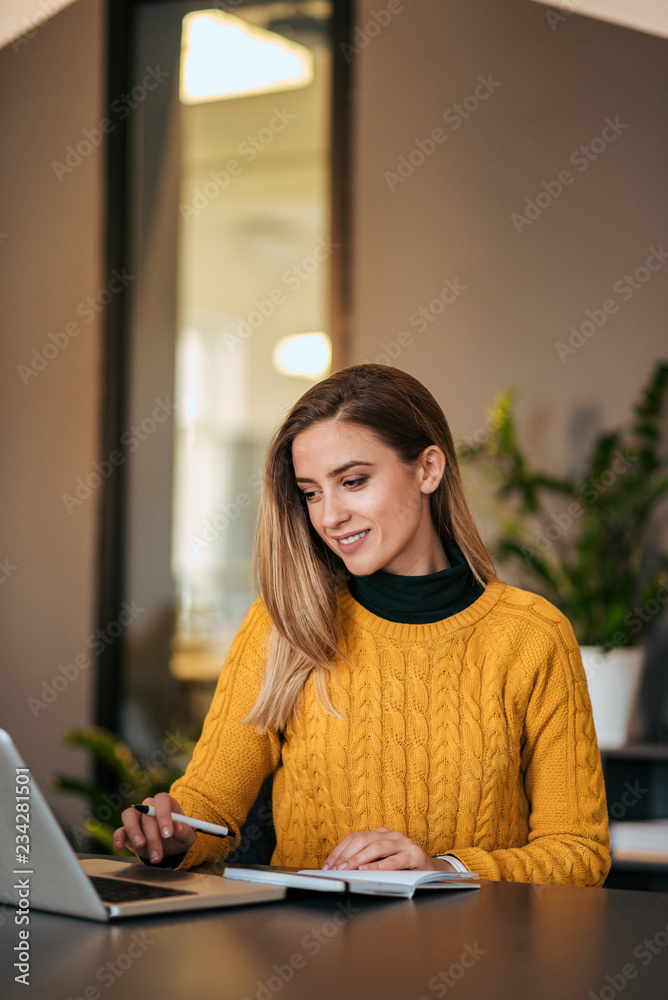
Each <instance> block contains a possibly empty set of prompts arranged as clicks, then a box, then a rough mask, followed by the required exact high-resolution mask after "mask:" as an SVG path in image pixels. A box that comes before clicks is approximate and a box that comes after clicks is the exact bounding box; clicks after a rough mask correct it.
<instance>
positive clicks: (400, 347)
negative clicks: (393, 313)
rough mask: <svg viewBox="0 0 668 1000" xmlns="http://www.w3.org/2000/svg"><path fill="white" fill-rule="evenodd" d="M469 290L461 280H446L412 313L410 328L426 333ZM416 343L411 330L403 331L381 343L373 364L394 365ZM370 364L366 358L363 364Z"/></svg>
mask: <svg viewBox="0 0 668 1000" xmlns="http://www.w3.org/2000/svg"><path fill="white" fill-rule="evenodd" d="M467 289H468V285H464V284H463V283H462V282H461V281H460V280H459V278H446V279H445V281H444V282H443V285H442V287H441V288H440V290H439V291H438V292H437V293H436V295H435V296H434V298H433V299H431V300H430V301H429V302H428V303H427V305H421V306H420V307H419V308H418V309H414V310H413V312H412V313H410V315H409V317H408V326H410V327H412V329H413V330H415V332H416V333H425V331H426V330H428V329H429V327H430V326H431V324H432V323H435V322H436V320H437V319H438V317H439V316H442V315H443V313H444V312H445V310H446V309H447V307H448V306H451V305H453V303H455V302H456V301H457V300H458V298H459V297H460V295H461V294H462V293H463V292H465V291H466V290H467ZM414 343H415V337H414V335H413V333H411V332H410V331H409V330H401V331H400V332H399V333H398V334H397V336H396V337H395V338H394V340H390V341H388V342H385V341H381V344H380V347H381V350H380V351H379V352H378V354H376V355H375V357H374V358H373V362H374V364H377V365H392V364H394V362H395V361H396V360H397V358H398V357H399V355H400V354H401V353H402V352H403V351H404V350H405V349H406V348H408V347H411V346H412V345H413V344H414ZM369 363H370V359H369V358H365V359H364V360H363V362H362V364H365V365H368V364H369Z"/></svg>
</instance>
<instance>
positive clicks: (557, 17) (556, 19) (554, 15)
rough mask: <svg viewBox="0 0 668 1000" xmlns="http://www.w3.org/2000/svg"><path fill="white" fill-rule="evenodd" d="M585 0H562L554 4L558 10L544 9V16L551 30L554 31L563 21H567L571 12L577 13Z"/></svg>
mask: <svg viewBox="0 0 668 1000" xmlns="http://www.w3.org/2000/svg"><path fill="white" fill-rule="evenodd" d="M586 2H587V0H562V3H560V4H558V5H557V4H555V7H556V6H558V7H559V10H546V11H545V18H546V20H547V23H548V24H549V26H550V28H551V29H552V31H556V30H557V28H558V27H559V25H560V24H561V23H562V22H563V21H567V20H568V18H569V17H570V16H571V14H577V12H578V11H579V10H580V8H581V7H582V6H584V4H585V3H586Z"/></svg>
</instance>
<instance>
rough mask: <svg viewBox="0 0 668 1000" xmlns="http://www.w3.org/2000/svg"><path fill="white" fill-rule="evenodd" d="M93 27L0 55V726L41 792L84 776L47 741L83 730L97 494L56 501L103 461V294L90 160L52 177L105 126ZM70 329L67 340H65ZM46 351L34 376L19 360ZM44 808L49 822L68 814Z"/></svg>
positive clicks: (98, 44)
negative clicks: (69, 502)
mask: <svg viewBox="0 0 668 1000" xmlns="http://www.w3.org/2000/svg"><path fill="white" fill-rule="evenodd" d="M102 14H103V5H102V3H101V0H79V2H78V3H76V4H74V5H72V6H71V7H69V8H67V9H66V10H64V11H63V12H62V13H61V14H59V15H58V16H57V17H55V18H54V19H53V20H52V21H50V22H48V23H45V24H44V25H43V26H42V27H40V28H39V29H38V30H37V31H36V32H35V34H34V35H32V37H30V38H29V39H27V40H26V41H25V42H24V43H23V44H18V43H17V44H16V45H15V46H14V47H12V45H9V46H7V47H6V48H4V49H3V50H2V51H0V92H1V93H2V96H3V100H2V102H1V103H0V135H2V142H1V143H0V186H1V189H2V195H3V197H2V210H1V212H0V233H1V234H2V236H1V237H0V256H1V258H2V268H1V270H0V315H1V317H2V358H3V363H2V368H1V369H0V380H1V385H2V388H1V390H0V428H1V430H0V449H1V458H0V467H1V468H2V494H1V495H2V500H1V507H2V517H1V518H0V562H2V561H4V563H5V566H6V568H7V569H8V568H10V567H11V572H10V573H9V575H7V573H6V572H2V574H1V576H2V579H3V582H2V583H1V584H0V634H1V635H2V666H1V667H0V671H1V676H2V694H1V696H0V726H2V727H4V728H6V729H7V730H9V732H11V733H12V735H13V736H14V738H15V741H16V743H17V745H18V747H19V749H20V751H21V752H22V754H23V756H24V757H25V759H26V760H27V761H28V763H29V764H30V766H31V768H32V770H33V773H34V775H35V777H36V778H37V781H38V782H39V783H40V784H41V785H42V786H44V785H45V783H46V779H47V776H48V775H49V774H50V773H52V772H54V771H61V770H62V771H71V772H72V773H77V772H78V773H83V771H84V770H85V764H86V762H85V758H84V757H83V756H82V755H80V754H77V753H75V752H72V751H68V750H66V749H64V748H63V747H62V746H61V744H60V743H59V740H58V737H57V732H58V730H59V729H60V728H61V727H64V726H69V725H78V724H81V723H83V722H85V721H87V720H89V719H90V716H91V700H92V682H93V677H92V676H91V675H92V670H93V667H92V666H91V667H83V663H84V662H85V661H84V659H80V660H79V665H80V666H81V667H82V668H81V669H77V665H76V663H75V658H76V657H77V656H80V657H83V656H85V655H86V654H88V655H90V652H91V650H90V649H89V648H88V646H87V642H88V638H89V636H91V635H92V633H93V632H94V630H95V627H96V624H95V600H96V584H97V580H96V543H97V530H98V524H97V516H98V502H99V490H96V491H93V493H92V495H91V496H90V497H88V498H87V499H86V500H85V502H83V503H81V504H80V505H76V506H73V507H72V509H71V512H69V513H68V510H67V509H66V506H65V504H64V503H63V500H62V494H64V493H66V494H72V492H73V490H74V488H75V485H76V479H77V477H78V476H81V477H83V478H84V479H85V478H86V477H87V476H88V475H89V474H90V473H91V472H92V471H93V463H94V462H95V461H96V460H98V459H99V457H100V456H99V443H98V434H99V411H100V402H101V385H102V372H101V370H100V364H101V350H100V347H101V342H100V336H101V330H100V314H99V313H96V312H94V311H93V313H92V319H89V318H88V316H89V314H87V313H86V312H85V310H86V308H87V307H86V304H85V300H86V298H87V297H88V296H93V297H94V298H95V297H97V295H98V293H99V292H100V290H101V289H102V288H104V287H105V286H106V282H107V280H108V276H105V275H104V274H103V271H102V256H101V251H102V237H103V219H102V212H103V204H102V195H103V188H102V182H103V175H102V155H101V151H100V147H99V146H97V147H93V146H91V151H90V153H89V154H88V155H86V156H84V158H83V159H82V160H81V162H80V163H78V164H76V161H75V160H74V159H72V158H71V159H70V162H71V163H72V164H73V167H72V169H71V171H70V172H68V173H62V174H61V180H59V179H58V177H57V176H56V172H55V171H54V169H53V167H52V163H53V162H54V161H56V162H59V163H63V162H64V157H65V156H66V149H67V147H68V146H69V145H72V146H74V147H76V146H77V144H78V143H79V142H81V141H82V140H85V136H84V134H83V129H89V130H91V129H94V128H95V127H96V126H97V125H98V123H99V121H100V119H101V118H102V117H103V116H104V113H103V87H104V77H103V64H104V57H103V36H102V31H103V18H102ZM86 149H87V147H86V146H82V147H81V151H82V152H85V151H86ZM65 165H66V166H67V164H65ZM82 304H83V305H82ZM78 309H81V311H80V312H78V311H77V310H78ZM67 324H73V325H72V326H70V327H69V330H70V331H73V330H74V329H75V328H77V327H78V329H79V331H80V332H79V333H78V334H77V335H75V336H74V337H71V338H69V339H68V336H67ZM49 334H54V335H55V337H56V342H55V343H54V341H53V340H50V339H49ZM59 344H60V345H61V346H58V345H59ZM45 345H49V346H48V347H47V349H46V358H45V360H44V362H41V361H40V360H39V359H36V357H35V356H34V355H33V353H32V352H33V349H36V350H37V352H39V353H40V354H42V351H43V349H44V346H45ZM42 363H44V367H43V368H42V370H40V371H38V372H37V374H32V375H31V374H28V373H27V369H28V367H29V366H31V365H35V366H37V365H41V364H42ZM19 366H24V367H25V369H26V371H24V372H23V378H22V376H21V373H20V372H19V370H18V369H19ZM26 383H27V384H26ZM61 666H63V667H64V668H65V669H66V671H67V672H68V673H69V675H70V677H69V679H68V677H67V676H66V675H64V674H62V673H61V672H60V670H59V668H60V667H61ZM68 668H70V669H69V670H68ZM55 677H60V680H58V681H57V682H56V685H55V688H53V687H52V681H53V679H54V678H55ZM45 682H46V683H47V684H48V685H49V687H50V688H52V691H53V693H54V697H55V700H52V701H51V703H49V704H48V705H47V703H46V701H45V700H44V699H45V698H50V697H51V694H50V693H49V691H48V690H47V689H45V688H44V687H43V684H44V683H45ZM57 689H60V690H57ZM29 698H35V699H37V700H38V701H40V702H43V704H44V705H45V706H46V707H44V708H41V707H40V706H39V705H37V704H35V703H29V702H28V699H29ZM31 706H32V708H31ZM33 709H34V711H33ZM55 801H56V802H58V809H59V811H60V812H61V814H62V815H68V810H69V813H70V814H71V813H72V810H73V809H74V808H75V807H74V804H73V803H72V802H71V801H70V802H69V803H68V801H67V800H65V799H63V798H62V797H61V796H56V798H55Z"/></svg>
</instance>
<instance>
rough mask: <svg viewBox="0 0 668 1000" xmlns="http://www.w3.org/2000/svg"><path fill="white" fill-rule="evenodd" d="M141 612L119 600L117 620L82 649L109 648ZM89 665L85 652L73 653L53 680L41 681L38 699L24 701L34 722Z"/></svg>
mask: <svg viewBox="0 0 668 1000" xmlns="http://www.w3.org/2000/svg"><path fill="white" fill-rule="evenodd" d="M145 610H146V609H145V608H140V607H138V606H137V602H136V601H132V602H131V603H130V604H128V603H127V601H123V603H122V605H121V611H120V613H119V615H118V618H117V619H115V620H114V621H112V622H109V624H108V625H106V626H105V628H103V629H100V628H98V629H96V630H95V632H93V633H92V634H91V635H89V636H88V638H87V639H86V648H87V649H90V650H91V651H92V652H93V654H95V655H98V654H100V653H101V652H102V651H103V650H104V649H105V648H106V647H107V646H111V645H112V644H113V643H114V642H115V641H116V639H117V638H118V637H119V635H121V633H122V632H123V631H124V629H126V628H128V627H129V626H130V625H133V624H134V623H135V622H136V621H137V619H138V618H139V617H140V616H141V615H143V613H144V611H145ZM91 663H92V660H91V657H90V656H89V655H88V653H77V655H76V656H75V657H74V659H73V660H72V662H71V663H66V664H62V663H60V664H59V665H58V667H57V669H56V672H55V674H54V675H53V677H52V678H51V679H50V680H48V681H42V687H41V689H40V692H39V697H34V696H33V695H30V696H29V697H28V698H26V703H27V705H28V708H29V709H30V711H31V712H32V714H33V718H35V719H36V718H37V717H38V716H39V713H40V712H43V711H44V710H45V709H47V708H48V707H49V705H53V703H54V702H55V701H57V699H58V698H59V697H60V695H61V694H63V692H65V691H67V689H68V688H69V686H70V685H71V684H73V683H74V682H75V681H76V680H78V678H79V677H80V676H81V674H82V673H84V672H85V671H86V670H88V668H89V667H90V665H91Z"/></svg>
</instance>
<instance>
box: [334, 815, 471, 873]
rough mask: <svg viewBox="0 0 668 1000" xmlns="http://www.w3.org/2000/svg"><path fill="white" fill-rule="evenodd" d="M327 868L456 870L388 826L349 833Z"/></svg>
mask: <svg viewBox="0 0 668 1000" xmlns="http://www.w3.org/2000/svg"><path fill="white" fill-rule="evenodd" d="M322 867H323V869H325V870H326V869H330V870H332V871H333V870H335V869H338V870H341V869H347V870H348V871H354V870H355V869H357V868H359V869H361V870H365V869H371V870H373V869H383V870H384V871H390V870H396V869H405V868H412V869H416V870H418V871H454V868H453V867H452V865H451V864H450V863H449V862H448V861H443V860H442V859H441V858H430V857H429V855H428V854H425V852H424V851H423V850H422V848H421V847H418V845H417V844H416V843H414V842H413V841H412V840H409V839H408V837H406V836H405V835H404V834H403V833H399V832H398V831H396V830H388V828H387V827H386V826H381V827H378V829H377V830H364V831H361V832H360V833H349V834H348V836H347V837H344V838H343V840H342V841H341V843H340V844H338V845H337V846H336V847H335V848H334V850H333V851H331V852H330V854H329V855H328V857H327V858H325V862H324V864H323V866H322Z"/></svg>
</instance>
